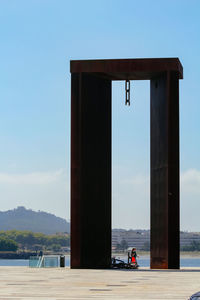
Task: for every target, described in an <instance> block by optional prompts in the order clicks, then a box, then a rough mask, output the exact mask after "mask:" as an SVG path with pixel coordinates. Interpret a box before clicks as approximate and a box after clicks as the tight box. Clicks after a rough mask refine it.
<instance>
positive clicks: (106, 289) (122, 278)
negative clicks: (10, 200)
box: [0, 267, 200, 300]
mask: <svg viewBox="0 0 200 300" xmlns="http://www.w3.org/2000/svg"><path fill="white" fill-rule="evenodd" d="M199 290H200V269H199V268H190V269H189V268H184V269H182V270H180V271H179V270H174V271H171V270H164V271H163V270H149V269H147V268H141V269H139V270H70V269H69V268H59V269H57V268H56V269H31V268H28V267H0V299H1V300H3V299H5V300H8V299H10V300H11V299H12V300H14V299H15V300H20V299H27V300H31V299H34V300H35V299H42V300H46V299H51V300H53V299H55V300H65V299H73V300H74V299H77V300H79V299H115V300H117V299H137V300H139V299H143V300H144V299H154V300H156V299H179V300H184V299H185V300H187V299H188V298H189V296H191V295H192V294H193V293H195V292H197V291H199Z"/></svg>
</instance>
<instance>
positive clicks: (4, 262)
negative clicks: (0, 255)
mask: <svg viewBox="0 0 200 300" xmlns="http://www.w3.org/2000/svg"><path fill="white" fill-rule="evenodd" d="M116 258H119V259H122V260H124V261H125V262H127V258H126V257H124V256H123V257H122V256H121V257H119V256H116ZM138 264H139V266H140V267H149V266H150V258H149V256H140V258H139V259H138ZM28 265H29V261H28V259H0V266H28ZM65 265H66V267H68V266H69V265H70V256H69V255H67V256H65ZM180 265H181V267H200V257H181V260H180Z"/></svg>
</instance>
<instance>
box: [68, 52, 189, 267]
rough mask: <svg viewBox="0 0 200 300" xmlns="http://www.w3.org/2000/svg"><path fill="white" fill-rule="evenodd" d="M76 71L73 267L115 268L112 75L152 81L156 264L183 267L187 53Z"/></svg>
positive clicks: (94, 63) (90, 64) (94, 64)
mask: <svg viewBox="0 0 200 300" xmlns="http://www.w3.org/2000/svg"><path fill="white" fill-rule="evenodd" d="M70 70H71V267H72V268H108V267H110V260H111V81H112V80H150V81H151V93H150V94H151V97H150V102H151V147H150V148H151V197H150V198H151V199H150V201H151V268H161V269H171V268H172V269H175V268H179V79H182V78H183V68H182V65H181V63H180V61H179V59H178V58H153V59H114V60H112V59H110V60H80V61H71V65H70ZM133 218H134V212H133Z"/></svg>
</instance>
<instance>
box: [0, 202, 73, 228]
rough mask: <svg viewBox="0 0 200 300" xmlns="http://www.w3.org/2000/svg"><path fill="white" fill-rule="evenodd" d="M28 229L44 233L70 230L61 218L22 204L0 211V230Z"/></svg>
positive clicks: (68, 225)
mask: <svg viewBox="0 0 200 300" xmlns="http://www.w3.org/2000/svg"><path fill="white" fill-rule="evenodd" d="M13 229H16V230H30V231H33V232H41V233H44V234H54V233H57V232H68V233H69V231H70V224H69V223H68V222H67V221H66V220H65V219H63V218H60V217H56V216H55V215H53V214H50V213H47V212H43V211H37V212H36V211H33V210H31V209H26V208H25V207H23V206H18V207H17V208H15V209H13V210H8V211H0V230H13Z"/></svg>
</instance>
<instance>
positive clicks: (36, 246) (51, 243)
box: [0, 230, 70, 251]
mask: <svg viewBox="0 0 200 300" xmlns="http://www.w3.org/2000/svg"><path fill="white" fill-rule="evenodd" d="M69 243H70V238H69V234H53V235H46V234H43V233H34V232H31V231H26V230H24V231H19V230H8V231H0V251H17V250H31V251H37V250H53V251H59V250H60V249H61V247H68V246H69Z"/></svg>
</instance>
